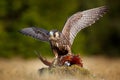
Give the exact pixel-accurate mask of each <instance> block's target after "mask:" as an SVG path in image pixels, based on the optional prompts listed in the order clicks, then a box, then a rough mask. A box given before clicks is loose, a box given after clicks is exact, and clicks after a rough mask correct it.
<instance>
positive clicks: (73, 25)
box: [20, 6, 108, 66]
mask: <svg viewBox="0 0 120 80" xmlns="http://www.w3.org/2000/svg"><path fill="white" fill-rule="evenodd" d="M107 10H108V9H107V7H106V6H101V7H97V8H93V9H89V10H85V11H81V12H77V13H75V14H73V15H72V16H71V17H69V18H68V20H67V21H66V23H65V25H64V27H63V30H62V31H61V32H60V31H58V30H50V31H48V30H45V29H42V28H38V27H28V28H24V29H22V30H21V31H20V32H21V33H22V34H24V35H27V36H31V37H33V38H36V39H38V40H41V41H46V42H49V43H50V45H51V49H52V51H53V53H54V55H55V59H54V61H53V62H51V63H50V62H48V61H47V60H44V59H43V58H42V57H41V56H39V58H40V60H41V61H42V62H43V63H44V64H46V65H48V66H51V65H59V61H60V58H62V57H63V56H65V55H72V54H73V53H72V52H71V46H72V44H73V41H74V39H75V37H76V35H77V33H78V32H79V31H80V30H82V29H83V28H85V27H88V26H90V25H92V24H93V23H95V21H97V20H98V19H99V18H100V17H102V16H103V14H104V13H106V12H107ZM71 59H72V58H71ZM64 63H65V64H68V65H70V63H67V62H64Z"/></svg>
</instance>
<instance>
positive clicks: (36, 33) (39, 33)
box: [20, 27, 49, 41]
mask: <svg viewBox="0 0 120 80" xmlns="http://www.w3.org/2000/svg"><path fill="white" fill-rule="evenodd" d="M20 32H21V33H22V34H24V35H26V36H31V37H33V38H35V39H39V40H41V41H49V39H48V37H49V35H48V34H49V32H48V31H47V30H45V29H42V28H37V27H29V28H24V29H22V30H21V31H20Z"/></svg>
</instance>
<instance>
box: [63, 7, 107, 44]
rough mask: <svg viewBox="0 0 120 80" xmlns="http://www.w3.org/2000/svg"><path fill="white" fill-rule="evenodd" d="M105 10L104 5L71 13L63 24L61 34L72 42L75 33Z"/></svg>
mask: <svg viewBox="0 0 120 80" xmlns="http://www.w3.org/2000/svg"><path fill="white" fill-rule="evenodd" d="M106 11H107V7H106V6H102V7H98V8H93V9H89V10H86V11H82V12H78V13H76V14H74V15H72V16H71V17H70V18H69V19H68V20H67V22H66V24H65V25H64V28H63V30H62V34H63V35H65V36H66V37H67V38H68V40H69V42H70V43H71V45H72V43H73V41H74V38H75V36H76V35H77V33H78V32H79V31H80V30H81V29H83V28H85V27H87V26H90V25H91V24H93V23H95V21H96V20H98V19H99V18H100V17H102V15H103V14H104V13H105V12H106Z"/></svg>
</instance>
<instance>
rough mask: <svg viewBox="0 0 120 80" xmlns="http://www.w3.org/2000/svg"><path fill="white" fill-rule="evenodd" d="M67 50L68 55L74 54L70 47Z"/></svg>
mask: <svg viewBox="0 0 120 80" xmlns="http://www.w3.org/2000/svg"><path fill="white" fill-rule="evenodd" d="M67 50H68V54H70V55H71V54H72V52H71V48H70V47H69V45H67Z"/></svg>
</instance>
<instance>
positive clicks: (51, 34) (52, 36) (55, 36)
mask: <svg viewBox="0 0 120 80" xmlns="http://www.w3.org/2000/svg"><path fill="white" fill-rule="evenodd" d="M59 39H60V32H59V31H57V30H51V31H50V32H49V40H59Z"/></svg>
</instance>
